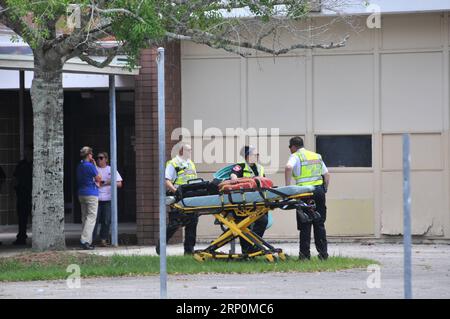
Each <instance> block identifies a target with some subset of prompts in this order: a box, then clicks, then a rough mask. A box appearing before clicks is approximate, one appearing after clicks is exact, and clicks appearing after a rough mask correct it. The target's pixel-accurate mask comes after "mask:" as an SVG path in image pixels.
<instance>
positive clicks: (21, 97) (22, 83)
mask: <svg viewBox="0 0 450 319" xmlns="http://www.w3.org/2000/svg"><path fill="white" fill-rule="evenodd" d="M24 100H25V71H23V70H20V71H19V139H20V142H19V148H20V159H23V158H24V156H25V154H24V150H25V145H24V144H25V128H24V113H23V112H24V109H23V108H24Z"/></svg>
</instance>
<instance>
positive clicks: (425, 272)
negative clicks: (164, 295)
mask: <svg viewBox="0 0 450 319" xmlns="http://www.w3.org/2000/svg"><path fill="white" fill-rule="evenodd" d="M276 246H279V247H281V248H283V249H284V250H285V251H286V252H287V253H288V254H292V255H294V256H295V255H297V244H279V245H276ZM182 251H183V249H182V246H181V245H175V246H170V247H169V250H168V253H169V254H170V255H172V254H181V253H182ZM154 252H155V251H154V247H133V248H131V247H129V248H120V249H111V248H105V249H98V250H96V251H95V252H94V253H96V254H102V255H110V254H114V253H119V254H139V255H142V254H145V255H147V254H154ZM330 252H331V254H332V255H338V256H354V257H365V258H371V259H375V260H377V261H379V262H381V269H380V276H379V278H380V288H370V287H369V286H368V285H367V281H368V278H369V276H371V277H370V278H371V279H374V278H375V279H376V275H375V274H373V273H371V272H368V271H367V269H354V270H345V271H338V272H329V273H327V272H322V273H289V274H280V273H267V274H254V275H237V274H236V275H234V274H232V275H211V274H207V275H172V276H169V282H168V296H169V298H183V299H185V298H188V299H190V298H220V299H228V298H230V299H240V298H252V299H261V298H268V299H274V298H286V299H288V298H389V299H391V298H402V297H403V254H402V253H403V247H402V246H401V245H392V244H372V245H362V244H331V245H330ZM82 271H83V270H82V269H81V272H82ZM370 278H369V279H370ZM369 281H370V280H369ZM370 282H372V283H375V281H370ZM413 297H415V298H450V245H414V246H413ZM0 298H88V299H91V298H159V276H148V277H122V278H95V279H82V280H81V287H80V288H72V289H70V288H68V286H67V283H66V281H65V280H59V281H38V282H14V283H1V284H0Z"/></svg>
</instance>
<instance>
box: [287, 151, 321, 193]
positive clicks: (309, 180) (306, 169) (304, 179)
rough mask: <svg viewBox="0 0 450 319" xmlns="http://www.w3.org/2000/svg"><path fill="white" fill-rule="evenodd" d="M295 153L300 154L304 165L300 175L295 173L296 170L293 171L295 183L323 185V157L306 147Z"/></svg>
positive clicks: (299, 184) (300, 184)
mask: <svg viewBox="0 0 450 319" xmlns="http://www.w3.org/2000/svg"><path fill="white" fill-rule="evenodd" d="M294 154H295V155H296V156H298V158H299V159H300V163H301V165H302V167H301V171H300V175H295V173H294V171H293V172H292V176H293V178H294V179H295V184H296V185H298V186H307V185H313V186H316V185H322V184H323V179H322V174H323V172H322V157H321V156H320V155H319V154H317V153H314V152H311V151H308V150H306V149H304V148H302V149H300V150H298V151H297V152H295V153H294Z"/></svg>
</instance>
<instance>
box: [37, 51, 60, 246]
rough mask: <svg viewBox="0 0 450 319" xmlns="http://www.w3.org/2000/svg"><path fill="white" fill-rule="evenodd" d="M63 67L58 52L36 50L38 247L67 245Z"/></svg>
mask: <svg viewBox="0 0 450 319" xmlns="http://www.w3.org/2000/svg"><path fill="white" fill-rule="evenodd" d="M62 67H63V62H62V59H61V57H60V56H58V55H57V54H56V53H54V52H48V51H47V52H44V51H43V50H42V49H36V50H34V78H33V82H32V86H31V99H32V105H33V125H34V153H33V219H32V220H33V250H37V251H45V250H63V249H65V237H64V131H63V125H64V123H63V98H64V96H63V86H62Z"/></svg>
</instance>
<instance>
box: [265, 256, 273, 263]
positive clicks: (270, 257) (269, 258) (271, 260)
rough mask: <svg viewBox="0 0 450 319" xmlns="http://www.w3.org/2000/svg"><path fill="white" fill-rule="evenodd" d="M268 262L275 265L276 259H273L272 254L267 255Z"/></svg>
mask: <svg viewBox="0 0 450 319" xmlns="http://www.w3.org/2000/svg"><path fill="white" fill-rule="evenodd" d="M266 260H267V261H268V262H270V263H273V262H274V261H275V258H274V257H273V255H272V254H267V255H266Z"/></svg>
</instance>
